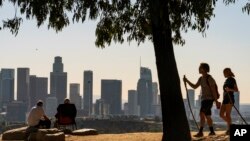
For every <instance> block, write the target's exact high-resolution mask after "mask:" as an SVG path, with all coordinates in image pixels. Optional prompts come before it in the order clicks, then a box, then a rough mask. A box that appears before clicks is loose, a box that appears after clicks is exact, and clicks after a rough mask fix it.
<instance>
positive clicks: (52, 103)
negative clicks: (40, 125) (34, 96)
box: [45, 96, 58, 117]
mask: <svg viewBox="0 0 250 141" xmlns="http://www.w3.org/2000/svg"><path fill="white" fill-rule="evenodd" d="M57 106H58V104H57V99H56V97H52V96H48V97H47V98H46V106H45V112H46V114H47V116H48V117H54V116H55V114H56V112H57V111H56V109H57Z"/></svg>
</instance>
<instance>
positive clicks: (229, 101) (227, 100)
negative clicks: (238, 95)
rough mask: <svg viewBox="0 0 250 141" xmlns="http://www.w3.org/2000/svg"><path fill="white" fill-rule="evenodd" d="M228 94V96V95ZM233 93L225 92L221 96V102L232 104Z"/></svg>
mask: <svg viewBox="0 0 250 141" xmlns="http://www.w3.org/2000/svg"><path fill="white" fill-rule="evenodd" d="M229 96H230V97H229ZM234 101H235V100H234V95H233V94H229V95H228V94H226V95H224V97H223V101H222V104H234Z"/></svg>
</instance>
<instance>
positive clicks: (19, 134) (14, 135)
mask: <svg viewBox="0 0 250 141" xmlns="http://www.w3.org/2000/svg"><path fill="white" fill-rule="evenodd" d="M26 129H27V127H21V128H17V129H12V130H8V131H5V132H4V133H3V135H2V140H24V139H25V133H26Z"/></svg>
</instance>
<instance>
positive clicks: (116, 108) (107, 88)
mask: <svg viewBox="0 0 250 141" xmlns="http://www.w3.org/2000/svg"><path fill="white" fill-rule="evenodd" d="M101 99H102V100H104V101H105V102H106V103H107V104H108V105H109V106H110V107H109V113H110V114H111V115H119V114H121V111H122V81H121V80H101Z"/></svg>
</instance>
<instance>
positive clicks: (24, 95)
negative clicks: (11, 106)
mask: <svg viewBox="0 0 250 141" xmlns="http://www.w3.org/2000/svg"><path fill="white" fill-rule="evenodd" d="M29 92H30V69H29V68H17V101H22V102H23V103H24V105H25V106H26V108H28V106H29V103H30V102H29V101H30V100H29V95H30V93H29ZM27 110H28V109H27Z"/></svg>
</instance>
